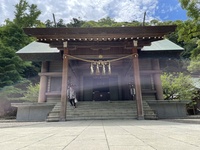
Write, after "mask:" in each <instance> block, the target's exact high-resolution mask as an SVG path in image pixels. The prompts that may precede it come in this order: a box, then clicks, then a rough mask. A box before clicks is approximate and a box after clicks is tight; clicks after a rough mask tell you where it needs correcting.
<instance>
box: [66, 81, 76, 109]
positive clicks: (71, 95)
mask: <svg viewBox="0 0 200 150" xmlns="http://www.w3.org/2000/svg"><path fill="white" fill-rule="evenodd" d="M68 98H69V102H70V104H71V106H74V107H75V108H76V102H75V99H76V93H75V91H74V88H73V85H70V87H69V90H68Z"/></svg>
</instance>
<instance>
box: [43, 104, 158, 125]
mask: <svg viewBox="0 0 200 150" xmlns="http://www.w3.org/2000/svg"><path fill="white" fill-rule="evenodd" d="M60 108H61V103H60V102H58V103H57V104H56V105H55V106H54V108H53V109H52V111H51V112H50V113H49V115H48V117H47V119H46V120H47V121H49V122H51V121H59V113H60ZM143 108H144V117H145V119H157V115H156V114H155V112H154V111H153V110H152V109H151V108H150V107H149V105H148V104H147V102H146V101H144V102H143ZM66 113H67V116H66V119H67V120H91V119H96V120H97V119H104V120H105V119H107V120H109V119H137V109H136V101H101V102H99V101H98V102H97V101H84V102H78V103H77V108H74V107H72V106H70V103H67V112H66Z"/></svg>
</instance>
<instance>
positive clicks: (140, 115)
mask: <svg viewBox="0 0 200 150" xmlns="http://www.w3.org/2000/svg"><path fill="white" fill-rule="evenodd" d="M132 53H133V74H134V80H135V94H136V103H137V119H138V120H143V119H144V111H143V103H142V91H141V84H140V69H139V60H138V51H137V44H136V43H135V41H134V47H133V48H132Z"/></svg>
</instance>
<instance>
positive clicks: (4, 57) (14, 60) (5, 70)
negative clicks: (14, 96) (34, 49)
mask: <svg viewBox="0 0 200 150" xmlns="http://www.w3.org/2000/svg"><path fill="white" fill-rule="evenodd" d="M24 68H25V65H24V63H23V61H22V60H21V59H20V58H19V57H18V56H16V54H15V51H14V50H13V49H12V48H10V47H5V46H4V45H3V44H2V43H1V42H0V88H2V87H4V86H7V85H12V84H14V83H15V82H17V81H19V80H20V79H21V78H22V77H21V75H20V74H21V73H22V72H23V69H24Z"/></svg>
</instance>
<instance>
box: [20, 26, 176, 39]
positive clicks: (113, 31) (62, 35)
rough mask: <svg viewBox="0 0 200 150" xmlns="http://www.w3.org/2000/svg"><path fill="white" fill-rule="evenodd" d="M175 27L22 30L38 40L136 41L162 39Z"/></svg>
mask: <svg viewBox="0 0 200 150" xmlns="http://www.w3.org/2000/svg"><path fill="white" fill-rule="evenodd" d="M175 28H176V26H175V25H172V26H137V27H107V28H106V27H101V28H24V32H25V33H26V34H27V35H29V36H34V37H36V38H38V39H91V38H92V39H97V38H98V39H104V40H105V39H108V38H109V39H114V38H115V39H116V38H117V39H119V38H121V39H128V38H132V39H136V38H137V39H138V38H143V37H144V38H149V37H162V36H164V35H166V34H168V33H170V32H174V31H175Z"/></svg>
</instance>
